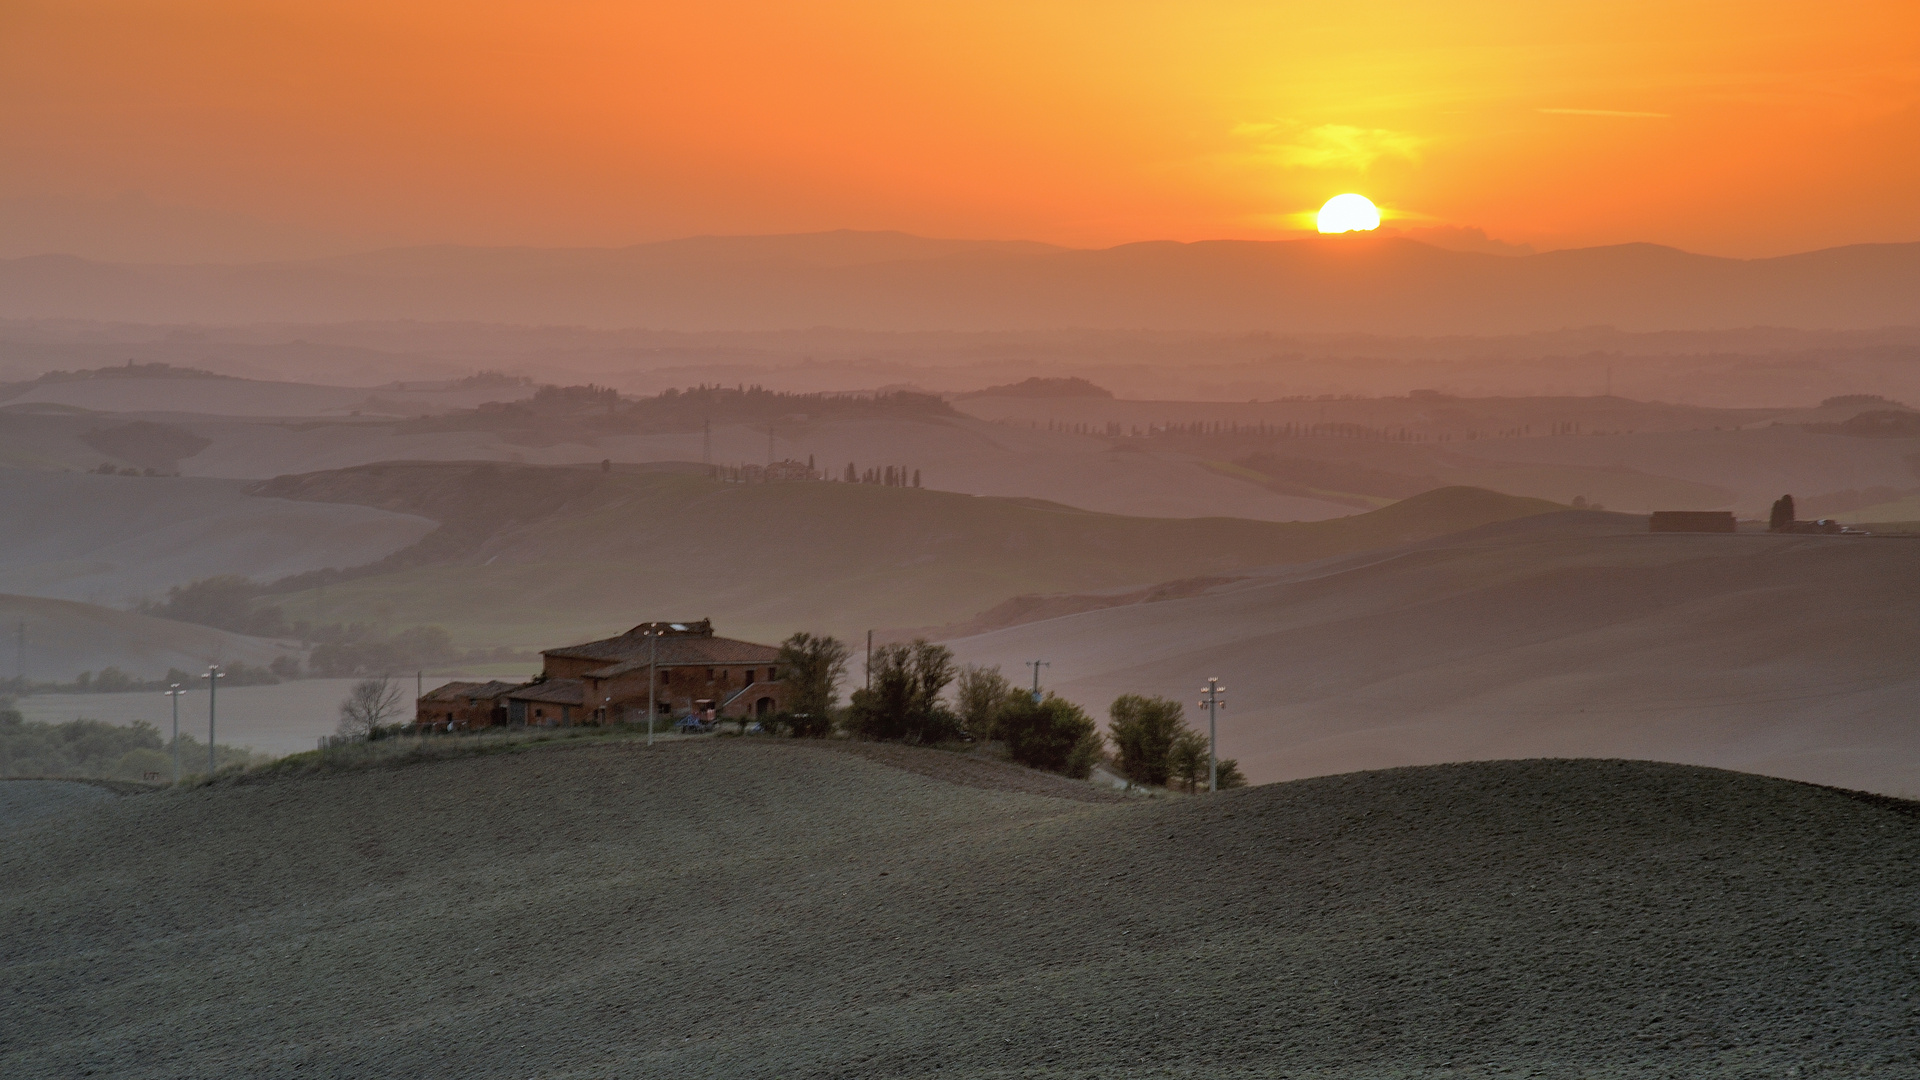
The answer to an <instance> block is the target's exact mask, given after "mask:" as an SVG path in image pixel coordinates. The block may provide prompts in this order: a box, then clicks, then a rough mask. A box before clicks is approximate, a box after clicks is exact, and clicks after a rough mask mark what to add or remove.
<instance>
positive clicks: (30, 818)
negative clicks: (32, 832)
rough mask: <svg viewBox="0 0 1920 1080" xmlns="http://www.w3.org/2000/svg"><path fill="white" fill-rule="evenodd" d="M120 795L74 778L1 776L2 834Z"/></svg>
mask: <svg viewBox="0 0 1920 1080" xmlns="http://www.w3.org/2000/svg"><path fill="white" fill-rule="evenodd" d="M116 797H117V796H116V795H115V794H114V792H113V790H112V789H110V788H107V787H102V786H100V785H98V784H83V783H78V782H75V781H71V780H25V779H19V778H6V779H0V834H5V833H8V832H12V831H13V830H15V829H18V828H22V827H24V826H27V825H31V824H33V823H35V822H37V821H40V820H41V819H43V818H49V817H64V816H67V815H69V814H74V813H77V812H79V811H80V810H82V809H85V808H89V807H92V806H94V805H95V804H97V803H102V802H107V801H110V800H112V799H114V798H116Z"/></svg>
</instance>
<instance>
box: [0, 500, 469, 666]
mask: <svg viewBox="0 0 1920 1080" xmlns="http://www.w3.org/2000/svg"><path fill="white" fill-rule="evenodd" d="M244 486H245V485H244V484H242V483H241V482H239V481H234V480H211V479H201V478H194V477H147V476H98V475H93V474H87V473H70V472H56V471H52V470H45V469H6V468H0V505H4V506H5V507H6V511H7V512H6V513H5V514H4V515H0V592H12V593H19V594H22V595H27V596H44V597H55V598H61V599H68V600H84V601H87V602H89V603H96V604H110V605H127V604H129V603H130V602H131V601H133V600H137V599H139V598H141V597H147V596H154V595H157V594H159V593H162V592H164V591H165V590H166V589H167V588H168V587H169V586H173V585H182V584H185V583H186V582H189V581H192V580H195V579H196V578H203V577H211V576H214V575H216V574H245V575H250V576H255V577H280V576H282V575H285V574H294V573H300V572H302V571H307V570H318V569H322V568H324V567H329V566H355V565H358V564H361V563H365V562H370V561H372V560H374V559H378V558H381V557H382V556H384V555H386V554H388V553H389V552H392V551H396V550H399V549H401V548H404V547H406V546H408V545H409V544H412V543H413V542H415V541H416V540H418V539H420V538H421V537H422V536H424V535H426V534H427V533H428V532H429V531H430V530H431V529H432V528H433V523H432V522H430V521H426V520H424V519H422V518H419V517H411V516H407V515H405V514H397V513H393V512H391V511H383V510H374V509H369V508H367V507H360V506H346V505H324V506H323V505H315V504H313V503H309V502H294V501H290V500H275V499H263V498H257V497H252V496H249V495H247V494H245V493H244V491H243V490H242V488H243V487H244ZM66 674H67V675H71V674H72V672H71V671H69V672H66Z"/></svg>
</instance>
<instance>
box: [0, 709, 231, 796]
mask: <svg viewBox="0 0 1920 1080" xmlns="http://www.w3.org/2000/svg"><path fill="white" fill-rule="evenodd" d="M252 760H253V753H252V751H250V750H247V749H246V748H244V747H237V746H228V745H225V744H222V745H220V746H219V747H218V748H217V749H216V750H215V761H216V763H217V767H218V768H226V767H227V766H229V765H245V764H247V763H249V762H251V761H252ZM206 761H207V744H206V743H203V742H200V741H198V740H196V739H194V738H193V737H192V736H190V735H187V734H185V733H182V734H181V736H180V764H181V768H182V769H183V770H184V771H186V772H189V773H199V772H203V771H205V769H206ZM172 771H173V753H172V747H171V746H170V745H169V744H168V743H167V741H166V740H165V739H164V738H162V737H161V735H160V729H158V728H156V727H154V726H153V725H152V724H149V723H146V722H144V721H136V722H135V723H132V724H129V725H126V726H121V725H119V724H108V723H104V722H102V721H99V720H68V721H65V722H63V723H58V724H48V723H42V722H40V721H36V720H27V719H24V718H23V717H21V715H20V712H19V710H17V709H15V708H14V707H13V703H12V702H11V701H5V700H0V776H73V777H86V778H97V779H103V780H135V781H138V780H143V779H145V778H146V776H147V774H148V773H157V774H159V775H160V776H162V777H168V776H171V775H172Z"/></svg>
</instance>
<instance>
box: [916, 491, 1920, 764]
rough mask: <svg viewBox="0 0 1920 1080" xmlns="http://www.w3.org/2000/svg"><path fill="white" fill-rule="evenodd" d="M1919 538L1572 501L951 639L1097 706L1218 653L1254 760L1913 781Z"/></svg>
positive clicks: (1206, 671)
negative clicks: (1217, 583)
mask: <svg viewBox="0 0 1920 1080" xmlns="http://www.w3.org/2000/svg"><path fill="white" fill-rule="evenodd" d="M1403 505H1404V504H1403ZM1916 556H1920V547H1917V546H1916V545H1915V544H1914V543H1913V542H1912V541H1907V540H1895V539H1863V538H1858V537H1823V536H1773V535H1766V534H1739V535H1732V536H1725V535H1722V536H1713V535H1685V534H1652V533H1649V532H1647V531H1646V523H1645V521H1644V519H1638V518H1628V517H1623V516H1618V515H1613V514H1595V513H1578V512H1572V511H1568V512H1564V513H1561V514H1554V515H1544V516H1539V517H1531V518H1527V519H1525V520H1519V521H1511V522H1506V523H1502V524H1497V525H1492V526H1488V527H1485V528H1483V529H1479V530H1476V531H1473V532H1469V533H1464V534H1460V535H1455V536H1450V537H1445V538H1442V539H1439V540H1435V541H1432V542H1429V543H1422V544H1414V545H1411V546H1409V547H1407V548H1404V549H1400V550H1395V551H1391V552H1379V553H1374V554H1370V555H1367V556H1364V557H1359V558H1355V559H1352V560H1347V561H1336V562H1335V563H1334V564H1332V565H1326V566H1319V567H1314V568H1311V569H1310V570H1303V571H1296V572H1287V573H1273V574H1265V575H1255V576H1253V577H1251V578H1248V579H1246V580H1243V581H1241V582H1239V583H1237V584H1235V585H1230V586H1222V587H1218V588H1215V589H1213V590H1212V591H1210V592H1208V593H1207V594H1205V595H1198V596H1193V597H1190V598H1187V599H1173V600H1168V601H1165V602H1162V603H1153V604H1147V605H1144V606H1131V607H1115V608H1110V609H1108V610H1102V611H1088V612H1085V613H1084V614H1074V615H1069V616H1066V617H1064V618H1057V619H1052V620H1049V621H1046V622H1038V623H1033V624H1030V625H1026V626H1015V627H1012V628H1010V629H1005V630H999V631H996V632H992V633H986V634H982V635H980V636H977V637H972V638H965V639H961V640H958V641H954V642H952V643H951V644H952V645H953V647H954V648H955V650H956V651H957V652H958V653H959V655H960V657H961V659H962V660H966V661H973V662H986V663H997V664H1000V665H1002V666H1003V667H1005V668H1006V669H1007V670H1009V671H1019V670H1020V665H1021V664H1022V662H1024V661H1025V660H1027V659H1030V658H1032V657H1035V656H1045V657H1046V658H1047V659H1049V660H1051V661H1052V663H1053V666H1052V667H1051V668H1049V669H1048V672H1047V674H1048V676H1049V677H1050V679H1051V680H1052V682H1053V685H1054V687H1055V689H1057V690H1058V691H1059V692H1061V693H1062V694H1064V695H1066V696H1068V697H1071V698H1073V699H1075V700H1076V701H1078V702H1080V703H1081V704H1082V705H1084V706H1087V707H1088V708H1090V709H1093V710H1096V711H1098V712H1102V713H1104V711H1105V709H1106V707H1107V705H1108V704H1109V703H1110V702H1111V701H1112V700H1113V699H1114V697H1116V696H1117V695H1119V694H1122V693H1129V692H1131V693H1158V694H1165V695H1168V696H1170V697H1173V698H1174V699H1175V700H1186V699H1190V698H1191V695H1192V691H1193V690H1194V689H1195V688H1197V687H1199V686H1201V685H1202V684H1203V683H1204V682H1205V680H1206V679H1207V678H1208V677H1211V676H1218V677H1220V679H1221V680H1222V681H1223V682H1224V683H1225V684H1226V685H1227V686H1228V688H1229V689H1230V690H1231V691H1232V694H1233V700H1232V708H1231V710H1230V711H1229V712H1228V713H1226V714H1224V715H1223V716H1222V719H1221V727H1220V730H1221V745H1222V747H1223V751H1222V752H1223V753H1225V754H1226V755H1228V756H1231V757H1235V758H1238V759H1239V761H1240V763H1241V766H1242V767H1243V768H1245V769H1247V771H1248V774H1249V775H1250V776H1251V777H1252V778H1253V779H1254V780H1256V781H1265V780H1280V779H1289V778H1293V777H1302V776H1314V775H1321V774H1326V773H1336V772H1345V771H1348V770H1353V769H1365V768H1381V767H1385V766H1394V765H1415V764H1429V763H1438V762H1446V761H1462V760H1471V759H1479V758H1507V757H1532V756H1545V757H1559V756H1581V757H1586V756H1598V757H1613V756H1631V757H1658V758H1661V759H1663V760H1668V761H1685V762H1691V763H1696V764H1702V765H1716V766H1720V767H1724V768H1737V769H1742V770H1746V771H1751V772H1759V773H1766V774H1769V775H1774V776H1786V777H1792V778H1795V779H1801V780H1811V781H1816V782H1820V783H1830V784H1838V785H1842V786H1846V787H1854V788H1864V789H1868V790H1874V791H1884V792H1889V793H1893V794H1902V795H1906V796H1908V797H1914V796H1920V729H1917V728H1916V727H1915V725H1914V724H1913V722H1912V716H1913V709H1912V702H1913V701H1914V699H1915V696H1916V695H1917V694H1920V672H1916V671H1915V668H1914V665H1913V663H1912V646H1911V644H1910V643H1911V642H1913V641H1916V640H1920V574H1916V573H1915V572H1914V570H1915V558H1916Z"/></svg>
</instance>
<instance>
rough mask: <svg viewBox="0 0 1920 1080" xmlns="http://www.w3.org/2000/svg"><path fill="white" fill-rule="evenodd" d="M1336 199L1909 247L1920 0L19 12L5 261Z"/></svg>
mask: <svg viewBox="0 0 1920 1080" xmlns="http://www.w3.org/2000/svg"><path fill="white" fill-rule="evenodd" d="M1343 191H1359V192H1362V193H1365V194H1367V195H1370V196H1372V197H1373V198H1374V199H1375V200H1376V201H1377V202H1379V203H1380V204H1381V205H1382V206H1384V207H1386V208H1387V209H1388V210H1389V212H1390V215H1392V216H1393V217H1394V220H1393V221H1391V222H1390V224H1397V225H1399V226H1401V227H1417V226H1423V225H1452V226H1467V227H1476V226H1477V227H1481V228H1484V229H1485V230H1486V231H1487V232H1488V233H1489V234H1491V235H1492V236H1495V237H1498V238H1501V239H1504V240H1509V241H1514V242H1530V243H1533V244H1535V245H1536V246H1542V247H1557V246H1570V245H1585V244H1602V243H1615V242H1622V241H1632V240H1647V241H1654V242H1659V243H1666V244H1673V245H1676V246H1679V247H1684V248H1687V249H1690V250H1696V251H1705V252H1711V253H1716V254H1729V255H1765V254H1777V253H1782V252H1788V251H1797V250H1805V249H1810V248H1816V247H1823V246H1829V245H1834V244H1843V243H1853V242H1860V241H1877V240H1920V4H1916V3H1914V2H1913V0H1886V2H1855V3H1848V2H1844V0H1842V2H1828V3H1822V4H1812V3H1807V2H1805V0H1792V2H1786V0H1738V2H1732V0H1729V2H1684V0H1659V2H1640V0H1604V2H1574V0H1552V2H1541V0H1527V2H1507V0H1497V2H1496V0H1465V2H1451V3H1439V2H1435V0H1396V2H1375V3H1365V2H1351V0H1349V2H1337V3H1335V2H1328V0H1316V2H1313V3H1298V4H1296V3H1278V2H1273V0H1266V2H1259V3H1241V2H1225V0H1187V2H1185V3H1179V4H1174V3H1165V2H1153V3H1142V2H1128V0H1101V2H1098V3H1093V2H1088V3H1068V2H1058V3H1047V2H1041V0H1020V2H1003V0H967V2H964V3H947V2H938V0H915V2H897V3H871V2H842V3H809V2H805V0H784V2H757V0H703V2H701V3H670V4H669V3H643V2H637V0H629V2H594V0H541V2H538V3H530V2H528V3H521V2H505V0H461V2H459V3H451V2H446V3H442V2H427V0H381V2H378V3H374V2H366V0H325V2H321V0H150V2H139V0H118V2H115V0H0V254H20V253H22V251H23V250H24V249H56V248H65V249H68V250H81V249H86V248H88V246H89V245H93V248H94V250H91V251H89V252H88V253H96V254H97V253H107V254H113V253H123V254H124V253H125V252H115V251H112V250H109V249H111V248H112V247H113V245H115V244H119V245H120V247H121V248H129V246H131V249H133V250H132V253H133V254H142V253H144V254H147V255H149V256H157V255H165V254H167V253H169V252H175V251H177V252H180V253H183V254H186V255H196V256H197V255H205V254H215V255H218V254H222V253H225V254H234V255H241V254H264V253H274V252H289V253H291V252H297V251H310V250H313V251H317V250H324V249H330V248H338V247H356V246H366V245H371V244H382V243H392V242H424V241H452V242H463V243H523V244H541V245H561V244H567V245H573V244H586V245H602V244H625V243H632V242H636V241H640V240H648V239H660V238H666V237H671V236H680V235H687V234H691V233H703V232H726V233H752V232H789V231H808V230H817V229H831V228H841V227H849V228H862V229H903V230H907V231H911V232H918V233H923V234H932V235H947V236H969V237H1002V238H1030V239H1039V240H1049V241H1054V242H1058V243H1065V244H1074V245H1104V244H1112V243H1119V242H1124V241H1129V240H1140V239H1154V238H1172V239H1201V238H1211V237H1248V238H1260V237H1275V236H1281V235H1285V234H1286V233H1288V232H1289V231H1291V230H1293V229H1296V228H1298V227H1300V224H1301V219H1300V217H1299V215H1300V214H1301V213H1302V212H1305V211H1310V210H1311V209H1313V208H1314V207H1316V206H1318V204H1319V203H1320V202H1321V201H1322V200H1324V199H1325V198H1327V197H1328V196H1330V195H1333V194H1336V193H1339V192H1343ZM143 245H144V246H143ZM196 245H198V246H197V247H196ZM229 249H230V250H229Z"/></svg>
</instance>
